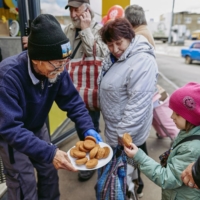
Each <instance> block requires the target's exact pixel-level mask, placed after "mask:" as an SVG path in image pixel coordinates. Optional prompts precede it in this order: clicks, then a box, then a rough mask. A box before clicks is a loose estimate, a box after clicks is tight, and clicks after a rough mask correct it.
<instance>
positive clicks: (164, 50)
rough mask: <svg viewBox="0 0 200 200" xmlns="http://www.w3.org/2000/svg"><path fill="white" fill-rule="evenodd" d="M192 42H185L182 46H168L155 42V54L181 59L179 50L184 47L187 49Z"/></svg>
mask: <svg viewBox="0 0 200 200" xmlns="http://www.w3.org/2000/svg"><path fill="white" fill-rule="evenodd" d="M192 42H193V41H192V40H185V43H184V45H173V44H171V45H169V44H168V43H163V42H161V41H155V44H156V49H155V52H156V54H162V55H169V56H175V57H181V49H182V48H184V47H189V46H190V44H191V43H192Z"/></svg>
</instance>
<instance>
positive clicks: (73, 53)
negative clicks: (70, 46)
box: [70, 40, 82, 59]
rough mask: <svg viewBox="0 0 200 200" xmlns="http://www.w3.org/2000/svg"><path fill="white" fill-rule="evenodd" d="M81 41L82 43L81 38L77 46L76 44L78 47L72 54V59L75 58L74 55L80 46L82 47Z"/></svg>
mask: <svg viewBox="0 0 200 200" xmlns="http://www.w3.org/2000/svg"><path fill="white" fill-rule="evenodd" d="M81 43H82V40H80V41H79V43H78V44H77V46H76V48H75V49H74V51H73V53H72V55H71V56H70V59H73V58H74V56H75V55H76V52H77V50H78V48H79V47H80V45H81Z"/></svg>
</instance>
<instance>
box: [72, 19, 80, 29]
mask: <svg viewBox="0 0 200 200" xmlns="http://www.w3.org/2000/svg"><path fill="white" fill-rule="evenodd" d="M72 24H73V25H74V27H75V28H81V20H80V19H78V20H76V21H73V20H72Z"/></svg>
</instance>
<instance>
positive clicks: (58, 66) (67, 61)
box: [48, 58, 70, 71]
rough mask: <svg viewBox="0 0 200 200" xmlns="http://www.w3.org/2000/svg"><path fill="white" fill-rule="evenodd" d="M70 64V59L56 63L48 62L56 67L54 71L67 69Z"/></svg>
mask: <svg viewBox="0 0 200 200" xmlns="http://www.w3.org/2000/svg"><path fill="white" fill-rule="evenodd" d="M69 62H70V59H69V58H67V59H63V60H59V61H54V62H53V63H52V62H50V61H48V63H49V64H51V65H52V66H53V67H54V70H53V71H58V70H59V69H60V68H62V67H66V65H67V64H68V63H69Z"/></svg>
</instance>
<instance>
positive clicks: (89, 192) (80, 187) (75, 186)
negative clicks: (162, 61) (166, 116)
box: [59, 77, 174, 200]
mask: <svg viewBox="0 0 200 200" xmlns="http://www.w3.org/2000/svg"><path fill="white" fill-rule="evenodd" d="M158 84H160V85H161V86H163V87H164V88H166V90H167V92H168V93H169V94H171V93H172V92H173V91H174V87H173V86H172V85H170V84H169V83H167V82H166V80H164V79H163V78H162V77H160V78H159V80H158ZM100 129H101V131H102V132H101V136H102V137H103V135H104V134H103V131H104V122H103V119H102V118H101V120H100ZM76 141H78V137H77V135H76V134H75V135H73V136H72V137H70V138H69V139H68V140H67V141H66V142H65V143H63V144H62V146H61V147H60V148H61V149H62V150H64V151H68V149H69V148H70V147H72V146H73V145H74V144H75V143H76ZM170 143H171V140H170V139H169V138H163V139H158V138H157V137H156V134H155V130H154V129H153V128H152V129H151V132H150V135H149V137H148V139H147V150H148V153H149V156H150V157H152V158H153V159H155V160H156V161H157V162H159V158H158V157H159V156H160V155H161V154H162V153H163V152H165V151H166V150H168V149H169V148H170ZM59 178H60V182H59V183H60V192H61V198H60V200H95V199H96V198H95V191H94V186H95V184H96V179H97V173H95V174H94V176H93V177H92V178H91V179H90V180H88V181H86V182H79V181H78V173H73V172H68V171H64V170H59ZM142 179H143V181H144V185H145V186H144V190H143V193H144V196H143V197H142V198H140V199H141V200H161V188H160V187H158V186H157V185H156V184H154V183H153V182H152V181H150V180H149V179H148V178H147V177H146V176H144V175H143V174H142Z"/></svg>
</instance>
